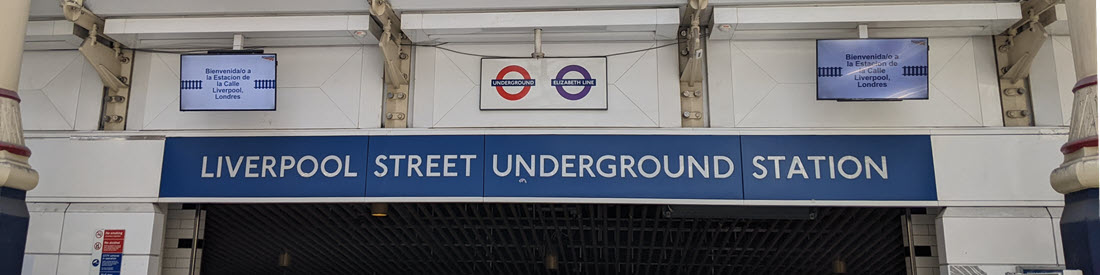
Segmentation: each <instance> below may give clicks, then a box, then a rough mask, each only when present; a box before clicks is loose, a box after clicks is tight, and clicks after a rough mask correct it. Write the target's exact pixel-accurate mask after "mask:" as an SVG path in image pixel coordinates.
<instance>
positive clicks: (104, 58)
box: [62, 0, 134, 131]
mask: <svg viewBox="0 0 1100 275" xmlns="http://www.w3.org/2000/svg"><path fill="white" fill-rule="evenodd" d="M62 9H63V12H64V14H65V18H66V19H68V20H69V21H72V22H73V23H74V27H73V28H74V30H73V34H75V35H77V36H79V37H81V38H84V43H83V44H81V45H80V53H81V54H83V55H84V58H85V59H87V60H88V62H89V63H91V64H92V67H93V68H95V71H96V73H97V74H99V79H100V80H101V81H102V82H103V86H104V92H103V108H102V112H101V114H102V115H101V116H100V121H99V129H100V130H112V131H121V130H125V129H126V112H127V110H128V109H129V108H128V107H129V106H128V105H129V102H130V100H129V99H130V80H131V76H132V75H133V73H132V71H131V70H132V69H133V62H132V61H133V60H134V51H133V50H127V49H123V45H122V44H121V43H119V42H118V41H116V40H114V39H111V38H110V37H108V36H106V35H104V34H103V24H104V21H103V19H102V18H100V17H99V16H96V15H95V14H94V13H92V12H91V11H89V10H88V9H87V8H84V0H65V2H64V3H63V4H62Z"/></svg>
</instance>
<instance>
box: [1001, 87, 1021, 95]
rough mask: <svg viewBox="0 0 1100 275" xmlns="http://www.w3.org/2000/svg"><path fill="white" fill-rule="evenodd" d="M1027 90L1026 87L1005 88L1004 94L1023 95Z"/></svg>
mask: <svg viewBox="0 0 1100 275" xmlns="http://www.w3.org/2000/svg"><path fill="white" fill-rule="evenodd" d="M1026 92H1027V90H1026V89H1024V88H1008V89H1005V90H1004V94H1005V95H1007V96H1017V95H1023V94H1024V93H1026Z"/></svg>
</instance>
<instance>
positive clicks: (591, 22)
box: [401, 8, 680, 43]
mask: <svg viewBox="0 0 1100 275" xmlns="http://www.w3.org/2000/svg"><path fill="white" fill-rule="evenodd" d="M679 23H680V18H679V10H677V9H673V8H670V9H634V10H590V11H542V12H497V13H404V14H402V15H401V29H402V30H404V31H405V33H406V34H407V35H409V39H411V40H412V41H413V42H417V43H426V42H427V43H438V42H506V41H530V40H532V37H533V30H534V29H536V28H540V29H542V30H543V40H546V41H589V40H604V41H606V40H615V41H632V40H633V41H637V40H649V41H652V40H667V39H674V38H675V35H676V29H677V27H678V26H679Z"/></svg>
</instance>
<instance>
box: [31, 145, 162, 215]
mask: <svg viewBox="0 0 1100 275" xmlns="http://www.w3.org/2000/svg"><path fill="white" fill-rule="evenodd" d="M27 146H28V147H30V148H31V151H32V152H33V153H34V154H33V155H32V156H31V158H30V162H31V166H33V167H34V168H35V169H36V170H38V173H39V176H40V178H39V182H38V187H37V188H35V189H34V190H31V191H30V192H27V199H28V200H32V201H33V200H36V199H37V200H54V201H71V200H73V199H81V198H156V197H157V196H158V195H159V192H160V189H159V188H160V168H161V164H160V159H161V158H162V157H163V155H164V140H120V139H104V140H74V139H36V138H32V139H27Z"/></svg>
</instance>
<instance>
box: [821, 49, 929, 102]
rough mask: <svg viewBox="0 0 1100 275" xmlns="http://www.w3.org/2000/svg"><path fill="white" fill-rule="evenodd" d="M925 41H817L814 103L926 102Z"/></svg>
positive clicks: (926, 50) (926, 68) (926, 70)
mask: <svg viewBox="0 0 1100 275" xmlns="http://www.w3.org/2000/svg"><path fill="white" fill-rule="evenodd" d="M928 74H929V72H928V39H927V38H896V39H837V40H818V41H817V99H818V100H906V99H928Z"/></svg>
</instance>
